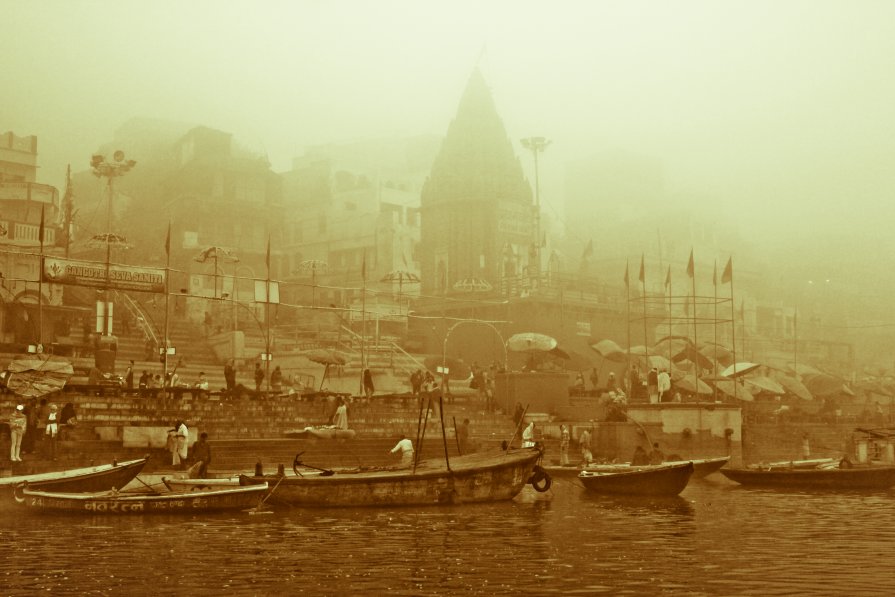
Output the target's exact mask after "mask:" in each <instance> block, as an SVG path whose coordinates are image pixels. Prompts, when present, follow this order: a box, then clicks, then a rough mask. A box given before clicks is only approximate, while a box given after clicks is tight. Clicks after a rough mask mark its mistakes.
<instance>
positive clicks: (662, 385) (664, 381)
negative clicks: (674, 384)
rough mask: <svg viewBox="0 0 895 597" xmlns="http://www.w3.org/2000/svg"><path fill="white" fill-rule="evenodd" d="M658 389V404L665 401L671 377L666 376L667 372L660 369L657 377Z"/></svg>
mask: <svg viewBox="0 0 895 597" xmlns="http://www.w3.org/2000/svg"><path fill="white" fill-rule="evenodd" d="M657 381H658V384H659V386H658V389H659V402H662V401H663V400H664V399H665V395H666V394H668V392H669V391H670V390H671V376H670V375H668V371H666V370H665V369H662V370H661V371H660V372H659V375H658V379H657Z"/></svg>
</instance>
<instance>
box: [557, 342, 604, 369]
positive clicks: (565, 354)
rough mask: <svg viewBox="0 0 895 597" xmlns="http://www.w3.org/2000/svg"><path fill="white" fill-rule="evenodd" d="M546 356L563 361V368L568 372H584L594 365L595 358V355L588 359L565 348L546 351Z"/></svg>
mask: <svg viewBox="0 0 895 597" xmlns="http://www.w3.org/2000/svg"><path fill="white" fill-rule="evenodd" d="M547 354H548V355H550V356H553V357H557V358H559V359H562V360H563V361H565V362H564V367H565V369H567V370H569V371H586V370H588V369H590V368H592V367H593V366H594V365H595V363H594V359H595V358H596V355H592V356H591V357H590V358H589V357H588V356H586V355H583V354H581V353H580V352H576V351H574V350H569V349H567V348H560V347H556V348H554V349H553V350H550V351H548V352H547Z"/></svg>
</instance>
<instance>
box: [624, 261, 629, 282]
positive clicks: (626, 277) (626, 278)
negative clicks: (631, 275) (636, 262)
mask: <svg viewBox="0 0 895 597" xmlns="http://www.w3.org/2000/svg"><path fill="white" fill-rule="evenodd" d="M629 284H630V282H629V280H628V262H627V261H626V262H625V288H628V286H629Z"/></svg>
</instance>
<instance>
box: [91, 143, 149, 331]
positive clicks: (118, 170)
mask: <svg viewBox="0 0 895 597" xmlns="http://www.w3.org/2000/svg"><path fill="white" fill-rule="evenodd" d="M136 165H137V162H136V161H135V160H126V159H125V156H124V152H123V151H121V150H120V149H118V150H116V151H115V153H114V154H112V161H111V162H110V161H107V160H106V157H105V156H103V155H100V154H94V155H93V156H92V157H91V158H90V169H91V170H92V171H93V175H94V176H96V177H97V178H105V179H106V188H107V189H108V193H109V208H108V227H107V230H106V234H105V235H98V236H97V237H94V240H95V241H98V242H99V241H102V244H105V247H106V288H105V290H104V292H103V295H104V296H103V302H102V303H100V302H98V303H97V317H99V316H100V314H102V317H103V325H102V327H100V325H99V321H97V326H96V328H97V329H96V331H97V332H98V333H102V335H103V336H111V335H112V302H111V300H110V295H109V283H110V274H109V268H110V264H111V261H112V245H113V244H122V245H123V244H125V243H126V242H127V241H126V239H124V238H123V237H121V236H118V235H115V234H112V218H113V214H114V211H113V209H112V202H113V200H114V198H115V179H116V178H118V177H121V176H124V175H125V174H127V173H128V172H130V171H131V169H132V168H133V167H134V166H136Z"/></svg>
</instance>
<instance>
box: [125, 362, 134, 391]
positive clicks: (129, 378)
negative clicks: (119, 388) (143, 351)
mask: <svg viewBox="0 0 895 597" xmlns="http://www.w3.org/2000/svg"><path fill="white" fill-rule="evenodd" d="M124 386H125V387H126V388H127V393H128V394H130V393H131V392H132V391H133V390H134V361H133V360H131V362H130V364H129V365H128V366H127V371H125V373H124Z"/></svg>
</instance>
